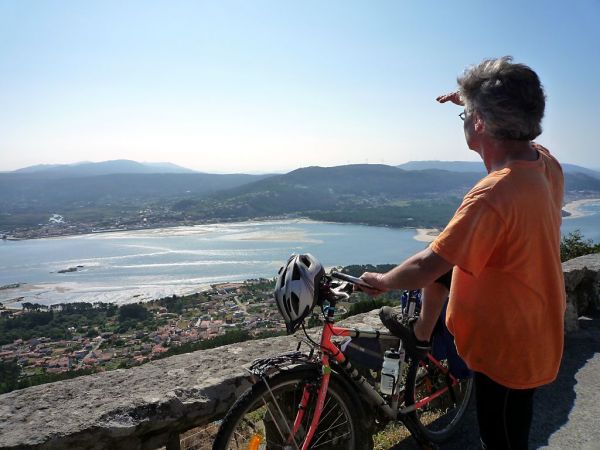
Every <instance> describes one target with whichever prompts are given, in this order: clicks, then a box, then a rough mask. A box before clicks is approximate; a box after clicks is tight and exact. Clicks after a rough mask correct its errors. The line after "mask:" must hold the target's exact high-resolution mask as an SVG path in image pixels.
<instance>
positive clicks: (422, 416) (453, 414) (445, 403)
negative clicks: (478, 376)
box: [404, 360, 473, 444]
mask: <svg viewBox="0 0 600 450" xmlns="http://www.w3.org/2000/svg"><path fill="white" fill-rule="evenodd" d="M441 364H442V365H443V366H444V367H447V362H446V361H441ZM444 387H448V389H447V390H446V392H445V393H443V394H441V395H440V396H439V397H436V398H435V399H433V400H431V401H430V402H428V403H426V404H425V405H423V406H422V407H420V408H418V409H417V410H415V411H414V412H411V413H410V415H411V416H412V418H413V419H415V423H416V424H417V426H418V427H419V429H420V431H421V432H422V433H423V434H424V435H425V436H426V437H427V438H428V439H429V440H430V441H432V442H434V443H436V444H439V443H442V442H444V441H446V440H448V439H449V438H450V437H451V436H452V434H453V433H454V432H455V431H456V430H457V429H458V427H459V425H460V422H461V421H462V419H463V418H464V416H465V412H466V411H467V407H468V406H469V401H470V400H471V392H472V390H473V378H472V377H471V378H465V379H462V380H459V382H458V383H457V384H455V385H454V386H450V385H449V380H448V378H447V376H446V375H445V374H444V373H443V372H442V371H441V370H440V369H439V368H438V367H437V366H436V365H434V364H433V363H431V362H430V361H427V362H424V361H421V362H419V361H416V360H413V361H412V362H411V364H410V367H409V369H408V373H407V375H406V390H405V401H404V403H405V405H406V406H410V405H413V404H415V403H416V402H418V401H420V400H423V399H425V398H427V397H429V396H430V395H432V394H434V393H436V392H438V391H440V390H441V389H443V388H444Z"/></svg>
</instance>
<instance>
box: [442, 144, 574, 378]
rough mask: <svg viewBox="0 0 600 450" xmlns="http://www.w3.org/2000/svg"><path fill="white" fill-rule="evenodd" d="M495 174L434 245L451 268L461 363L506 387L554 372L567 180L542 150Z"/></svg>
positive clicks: (451, 307) (452, 319)
mask: <svg viewBox="0 0 600 450" xmlns="http://www.w3.org/2000/svg"><path fill="white" fill-rule="evenodd" d="M535 148H536V149H537V150H538V153H539V157H538V159H537V160H536V161H516V162H512V163H510V164H509V165H508V166H507V167H505V168H504V169H501V170H498V171H495V172H491V173H490V174H489V175H488V176H486V177H485V178H483V179H482V180H481V181H479V182H478V183H477V185H475V187H474V188H473V189H471V191H470V192H469V193H468V194H467V195H466V196H465V198H464V200H463V202H462V205H461V206H460V207H459V208H458V210H457V211H456V213H455V214H454V217H453V218H452V220H451V221H450V223H449V224H448V226H447V227H446V228H445V229H444V231H443V232H442V233H441V234H440V236H439V237H438V238H437V239H436V240H435V241H434V242H433V243H432V244H431V250H432V251H433V252H435V253H436V254H438V255H440V256H441V257H442V258H444V259H445V260H447V261H448V262H450V263H452V264H454V265H455V267H454V271H453V274H452V286H451V289H450V302H449V304H448V312H447V316H446V324H447V325H448V329H449V330H450V331H451V332H452V334H453V335H454V339H455V342H456V348H457V350H458V353H459V354H460V355H461V356H462V357H463V359H464V360H465V361H466V363H467V365H468V366H469V367H470V368H471V369H472V370H475V371H478V372H482V373H484V374H486V375H487V376H488V377H490V378H491V379H493V380H494V381H496V382H497V383H500V384H502V385H504V386H507V387H509V388H513V389H527V388H532V387H537V386H541V385H543V384H546V383H549V382H551V381H553V380H554V379H555V378H556V375H557V373H558V368H559V365H560V360H561V357H562V350H563V337H564V331H563V320H564V312H565V307H566V300H565V287H564V279H563V272H562V267H561V263H560V223H561V207H562V201H563V187H564V179H563V174H562V169H561V167H560V165H559V164H558V162H557V161H556V159H554V158H553V157H552V156H551V155H550V153H549V152H548V150H546V149H545V148H543V147H541V146H539V145H537V144H535Z"/></svg>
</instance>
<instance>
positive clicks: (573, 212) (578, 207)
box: [562, 198, 600, 219]
mask: <svg viewBox="0 0 600 450" xmlns="http://www.w3.org/2000/svg"><path fill="white" fill-rule="evenodd" d="M599 202H600V198H584V199H581V200H573V201H572V202H569V203H567V204H566V205H564V206H563V207H562V209H563V211H565V212H567V213H569V215H568V216H565V217H563V219H576V218H579V217H586V216H589V215H591V214H592V213H589V212H586V211H583V210H582V207H584V206H586V205H589V204H594V203H599Z"/></svg>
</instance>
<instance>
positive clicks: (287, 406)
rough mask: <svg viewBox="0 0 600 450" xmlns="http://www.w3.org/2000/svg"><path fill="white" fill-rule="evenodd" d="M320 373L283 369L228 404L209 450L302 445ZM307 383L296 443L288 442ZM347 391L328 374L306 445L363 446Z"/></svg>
mask: <svg viewBox="0 0 600 450" xmlns="http://www.w3.org/2000/svg"><path fill="white" fill-rule="evenodd" d="M319 382H320V376H319V373H318V372H317V371H316V370H312V369H306V370H299V371H291V372H281V373H279V374H277V375H274V376H273V377H271V378H269V380H268V386H267V384H266V383H265V382H264V381H261V382H259V383H257V384H255V385H254V386H252V387H251V388H250V389H249V390H248V391H246V392H245V393H244V394H243V395H242V396H241V397H240V398H239V399H238V400H237V401H236V402H235V403H234V405H233V406H232V407H231V409H230V410H229V412H228V413H227V415H226V416H225V419H223V422H222V424H221V427H220V428H219V432H218V434H217V437H216V439H215V442H214V445H213V450H237V449H242V448H243V449H253V450H254V449H268V450H271V449H297V448H298V449H300V448H302V444H303V442H304V438H305V437H306V433H307V431H308V428H309V426H310V422H311V420H312V417H313V414H314V410H315V405H316V398H317V391H318V387H319ZM305 387H307V389H308V390H307V392H308V394H309V401H308V405H307V407H306V410H305V413H304V417H303V419H302V423H301V425H300V428H299V429H298V432H297V433H296V439H295V442H296V445H294V443H288V436H289V434H290V430H291V429H292V426H293V424H294V420H295V418H296V414H297V412H298V406H299V405H300V401H301V399H302V396H303V392H304V391H305V389H304V388H305ZM351 405H352V403H351V400H350V399H349V398H348V395H347V393H346V392H345V390H344V389H343V388H342V387H341V386H340V385H339V384H338V383H336V380H335V379H334V378H333V377H332V378H330V381H329V388H328V391H327V396H326V398H325V402H324V406H323V412H322V413H321V418H320V421H319V426H318V428H317V430H316V432H315V434H314V436H313V438H312V441H311V445H310V447H309V448H311V449H315V448H322V449H338V450H347V449H359V448H364V447H363V444H362V442H364V435H365V433H362V432H360V430H359V427H360V425H359V420H358V418H357V417H356V416H357V414H356V412H355V411H354V414H353V408H352V407H351Z"/></svg>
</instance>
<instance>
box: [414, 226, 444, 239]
mask: <svg viewBox="0 0 600 450" xmlns="http://www.w3.org/2000/svg"><path fill="white" fill-rule="evenodd" d="M415 231H416V233H417V234H415V235H414V236H413V239H414V240H415V241H419V242H433V241H434V239H435V238H436V237H437V236H438V235H439V234H440V233H441V231H440V230H439V229H437V228H417V229H416V230H415Z"/></svg>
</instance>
